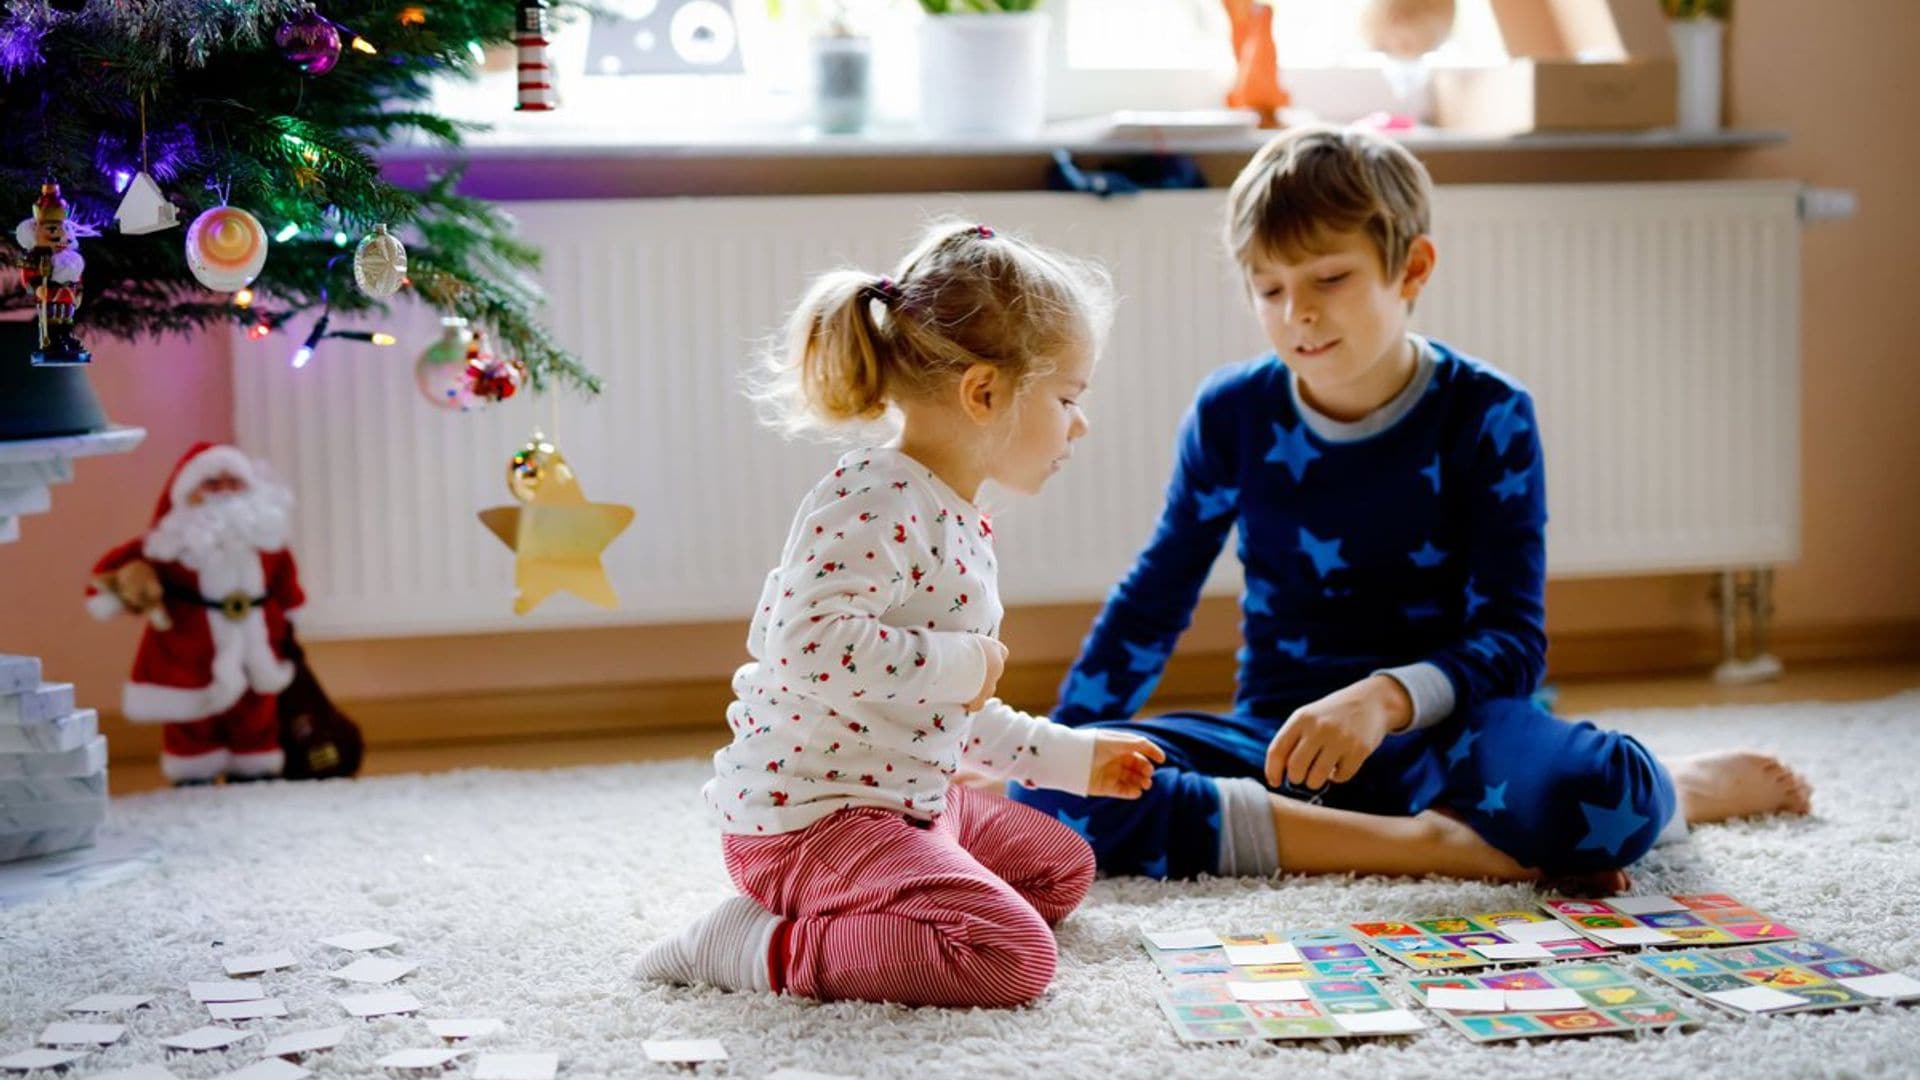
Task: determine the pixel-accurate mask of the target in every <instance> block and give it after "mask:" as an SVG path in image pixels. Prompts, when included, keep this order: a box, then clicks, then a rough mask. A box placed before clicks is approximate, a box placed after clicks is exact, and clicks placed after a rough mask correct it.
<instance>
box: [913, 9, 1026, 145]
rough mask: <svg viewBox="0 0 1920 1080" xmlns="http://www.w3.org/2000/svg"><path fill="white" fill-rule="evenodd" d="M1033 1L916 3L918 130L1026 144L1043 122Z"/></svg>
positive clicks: (935, 133)
mask: <svg viewBox="0 0 1920 1080" xmlns="http://www.w3.org/2000/svg"><path fill="white" fill-rule="evenodd" d="M1039 6H1040V0H920V8H921V10H922V11H924V12H926V14H927V19H926V21H925V22H923V23H921V25H920V122H921V124H922V125H923V126H924V127H925V128H926V130H927V131H928V133H929V134H933V135H963V136H979V135H988V136H992V135H998V136H1006V137H1016V138H1018V137H1023V136H1031V135H1034V134H1035V133H1037V132H1038V131H1039V130H1040V124H1041V121H1042V120H1043V119H1045V107H1046V76H1047V16H1046V14H1045V13H1043V12H1040V11H1037V10H1035V9H1037V8H1038V7H1039Z"/></svg>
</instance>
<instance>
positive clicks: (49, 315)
mask: <svg viewBox="0 0 1920 1080" xmlns="http://www.w3.org/2000/svg"><path fill="white" fill-rule="evenodd" d="M68 209H69V207H68V206H67V201H66V200H65V199H63V198H61V197H60V185H59V184H58V183H56V182H55V181H54V180H53V179H52V178H48V179H47V180H46V182H45V183H43V184H41V185H40V198H39V199H37V200H35V202H34V204H33V216H32V217H30V218H27V219H26V220H24V221H22V222H21V223H20V225H19V227H18V228H17V229H16V230H15V231H14V239H15V240H17V241H19V243H20V246H21V247H23V248H25V249H26V251H27V254H26V258H25V259H24V260H22V262H21V265H20V282H21V284H23V285H24V286H26V289H27V292H28V293H30V294H32V296H33V299H34V304H35V307H36V308H37V310H38V312H39V323H40V347H39V348H38V349H35V350H34V352H33V362H34V363H35V364H39V365H66V364H84V363H87V362H88V361H90V360H92V359H93V354H92V353H91V352H89V351H88V350H87V347H86V346H85V345H82V344H81V343H80V339H79V338H77V337H75V336H74V333H73V315H74V310H75V309H77V308H78V307H79V306H80V295H81V289H80V276H81V272H82V271H84V270H85V269H86V267H87V261H86V260H85V259H83V258H81V257H80V241H79V240H78V238H77V237H76V236H75V234H74V227H73V223H72V222H71V221H69V220H68V219H67V211H68Z"/></svg>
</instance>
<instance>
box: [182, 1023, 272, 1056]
mask: <svg viewBox="0 0 1920 1080" xmlns="http://www.w3.org/2000/svg"><path fill="white" fill-rule="evenodd" d="M251 1038H253V1032H251V1031H237V1030H235V1029H233V1028H225V1027H214V1026H212V1025H208V1026H206V1027H197V1028H194V1029H193V1030H192V1031H183V1032H181V1033H180V1034H178V1035H168V1036H167V1037H166V1038H163V1039H161V1040H160V1045H161V1046H171V1047H173V1048H174V1049H176V1050H218V1049H220V1048H221V1047H223V1046H232V1045H233V1044H234V1043H237V1042H239V1041H241V1040H242V1039H251Z"/></svg>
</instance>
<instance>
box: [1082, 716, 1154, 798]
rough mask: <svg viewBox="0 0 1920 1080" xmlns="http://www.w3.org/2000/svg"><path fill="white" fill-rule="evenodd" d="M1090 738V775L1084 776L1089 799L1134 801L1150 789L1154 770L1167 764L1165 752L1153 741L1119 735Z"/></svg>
mask: <svg viewBox="0 0 1920 1080" xmlns="http://www.w3.org/2000/svg"><path fill="white" fill-rule="evenodd" d="M1093 738H1094V742H1093V771H1092V772H1091V773H1089V774H1088V775H1087V794H1089V795H1101V796H1105V797H1107V798H1112V799H1137V798H1139V797H1140V795H1141V793H1142V792H1144V791H1146V790H1147V789H1148V788H1150V787H1152V786H1153V767H1154V766H1155V765H1160V764H1164V763H1165V762H1166V760H1167V752H1166V751H1165V750H1162V749H1160V747H1159V745H1158V744H1157V743H1155V742H1154V741H1153V740H1152V739H1146V738H1142V737H1140V736H1138V735H1124V734H1122V733H1120V732H1118V731H1102V732H1098V733H1096V734H1095V735H1094V737H1093Z"/></svg>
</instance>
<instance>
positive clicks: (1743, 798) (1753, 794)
mask: <svg viewBox="0 0 1920 1080" xmlns="http://www.w3.org/2000/svg"><path fill="white" fill-rule="evenodd" d="M1667 771H1668V772H1669V773H1670V774H1672V776H1673V785H1674V787H1675V788H1677V789H1679V792H1680V809H1681V811H1682V812H1683V813H1685V814H1686V817H1687V824H1689V825H1699V824H1702V823H1704V822H1709V821H1726V820H1727V819H1729V818H1737V817H1751V816H1753V815H1756V814H1782V813H1784V814H1804V813H1806V812H1807V811H1808V810H1810V809H1811V808H1812V805H1813V786H1812V785H1810V784H1808V783H1807V781H1806V779H1805V778H1803V777H1802V776H1801V775H1800V774H1799V773H1797V772H1794V771H1793V770H1792V769H1790V768H1788V767H1787V765H1786V763H1785V762H1783V761H1781V760H1780V759H1779V758H1776V757H1773V756H1771V755H1768V754H1761V753H1757V752H1755V751H1752V750H1727V751H1721V752H1719V753H1712V754H1695V755H1693V756H1691V757H1684V758H1681V759H1679V760H1677V761H1673V762H1670V763H1668V765H1667Z"/></svg>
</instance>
